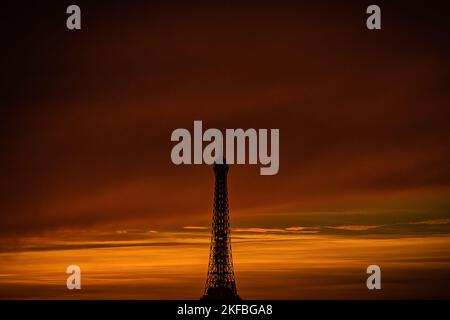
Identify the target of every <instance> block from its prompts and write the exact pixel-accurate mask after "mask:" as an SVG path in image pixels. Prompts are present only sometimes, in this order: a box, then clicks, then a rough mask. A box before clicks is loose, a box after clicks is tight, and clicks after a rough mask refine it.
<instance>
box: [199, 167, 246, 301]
mask: <svg viewBox="0 0 450 320" xmlns="http://www.w3.org/2000/svg"><path fill="white" fill-rule="evenodd" d="M213 169H214V174H215V177H216V178H215V179H216V181H215V190H214V210H213V218H212V234H211V247H210V253H209V265H208V275H207V277H206V284H205V290H204V293H203V297H202V298H201V300H240V297H239V296H238V294H237V290H236V279H235V277H234V269H233V257H232V255H231V238H230V221H229V212H228V190H227V175H228V170H229V167H228V165H227V163H226V161H225V159H224V160H223V163H217V162H216V163H215V164H214V166H213Z"/></svg>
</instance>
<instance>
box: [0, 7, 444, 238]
mask: <svg viewBox="0 0 450 320" xmlns="http://www.w3.org/2000/svg"><path fill="white" fill-rule="evenodd" d="M318 2H319V3H318V4H315V5H310V4H294V1H292V2H284V3H277V4H276V5H275V4H270V3H257V2H254V3H247V4H246V5H242V4H239V5H238V4H230V3H227V4H219V3H215V4H214V5H212V4H207V3H195V4H192V3H191V4H190V5H187V4H182V3H172V4H170V5H169V4H167V3H166V4H156V3H153V4H148V3H147V2H144V1H142V2H140V1H138V2H134V3H130V2H120V1H100V2H97V1H96V2H95V4H93V3H92V2H85V1H79V2H78V4H79V5H80V7H81V9H82V30H81V31H76V32H74V31H68V30H67V29H66V27H65V19H66V15H65V8H66V6H67V5H68V4H71V3H69V2H67V3H64V1H59V2H58V3H57V4H55V5H43V4H37V3H32V4H30V5H28V6H27V5H25V4H24V5H23V6H21V7H16V8H7V7H6V8H5V10H3V12H4V16H5V17H6V18H5V19H6V23H7V26H8V27H7V28H6V29H4V31H6V33H7V34H6V37H5V38H4V40H3V46H2V56H3V59H2V60H3V64H4V65H3V66H2V83H3V84H2V103H1V114H0V116H1V117H0V152H1V157H0V176H1V180H0V191H1V193H0V197H1V198H0V232H1V234H10V233H11V232H12V233H17V234H20V233H22V232H39V231H43V230H48V229H54V228H75V229H76V228H85V227H90V226H96V225H99V226H100V225H101V226H109V225H112V226H114V227H116V226H120V227H128V226H136V225H139V226H142V225H143V224H144V225H145V226H148V227H149V228H153V227H155V228H156V227H171V226H175V225H176V226H178V225H186V224H190V223H194V222H195V223H203V222H206V223H207V221H208V218H209V215H210V208H211V201H212V186H213V175H212V171H211V168H208V167H207V166H196V167H194V166H179V167H177V166H175V165H173V164H172V163H171V161H170V150H171V147H172V146H173V144H172V143H171V142H170V134H171V132H172V130H174V129H176V128H179V127H185V128H188V129H192V125H193V121H194V120H202V121H203V123H204V127H205V128H206V127H217V128H222V129H224V128H237V127H241V128H244V129H245V128H251V127H254V128H279V129H280V139H281V150H280V171H279V174H278V175H276V176H260V175H259V166H242V167H236V166H233V167H232V168H231V171H230V201H231V208H232V211H233V212H234V217H235V219H237V221H241V222H242V223H243V224H249V225H250V224H260V225H264V224H270V225H276V224H277V223H278V224H281V222H280V221H278V222H277V218H276V217H277V215H278V214H279V215H280V216H281V215H282V214H287V213H289V214H292V213H295V214H297V216H296V217H298V216H302V214H303V215H307V214H308V215H311V212H318V211H320V212H330V213H335V212H374V214H375V216H376V217H377V218H376V219H378V220H380V221H384V220H389V221H391V220H394V221H395V220H396V219H400V220H401V219H404V220H407V221H414V220H417V219H419V218H423V217H425V216H426V218H427V219H428V218H436V217H448V216H450V200H449V199H450V197H449V196H450V168H449V165H448V163H450V152H449V148H448V146H449V142H450V129H449V125H448V119H449V116H450V111H449V102H450V99H449V98H450V96H449V95H450V93H449V91H448V83H449V63H448V56H449V47H448V41H447V36H448V31H449V26H448V18H447V17H446V13H447V12H448V11H446V10H444V9H445V7H444V6H443V4H444V3H445V2H438V1H431V2H427V3H426V4H424V3H423V4H421V5H415V4H414V2H411V1H390V2H389V3H388V4H384V3H383V2H378V3H379V5H380V6H381V8H382V30H381V31H376V32H370V31H368V30H367V29H366V28H365V18H366V14H365V8H366V7H367V5H368V4H371V3H368V2H367V3H366V2H365V1H360V2H357V1H349V2H346V4H330V3H328V2H327V1H318ZM398 212H402V214H399V213H398ZM405 212H406V213H405ZM260 213H268V214H270V215H271V218H270V219H269V220H267V221H266V220H264V221H263V220H253V221H252V220H251V219H250V220H249V218H248V217H252V216H254V215H256V214H260ZM321 219H323V223H327V220H326V219H327V218H326V215H325V217H324V218H321ZM333 219H334V218H333ZM374 221H375V220H374ZM357 222H359V223H361V221H357ZM283 223H284V222H283ZM286 224H287V225H286V226H289V222H286ZM265 226H266V227H267V226H268V225H265Z"/></svg>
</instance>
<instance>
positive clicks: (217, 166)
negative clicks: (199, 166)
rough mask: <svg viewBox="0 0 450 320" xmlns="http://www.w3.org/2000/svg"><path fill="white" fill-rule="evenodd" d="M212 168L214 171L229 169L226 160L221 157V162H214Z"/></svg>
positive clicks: (225, 171) (226, 170)
mask: <svg viewBox="0 0 450 320" xmlns="http://www.w3.org/2000/svg"><path fill="white" fill-rule="evenodd" d="M213 169H214V172H215V173H222V172H223V173H227V172H228V170H229V167H228V164H227V160H226V159H225V158H223V160H222V163H218V162H217V161H216V162H214V166H213Z"/></svg>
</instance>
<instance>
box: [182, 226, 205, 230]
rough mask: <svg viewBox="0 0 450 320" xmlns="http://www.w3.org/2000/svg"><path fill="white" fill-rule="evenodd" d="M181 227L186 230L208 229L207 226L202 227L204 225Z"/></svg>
mask: <svg viewBox="0 0 450 320" xmlns="http://www.w3.org/2000/svg"><path fill="white" fill-rule="evenodd" d="M183 229H186V230H208V227H204V226H184V227H183Z"/></svg>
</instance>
